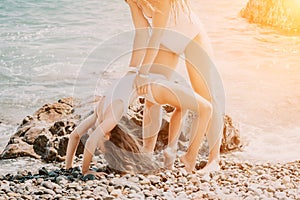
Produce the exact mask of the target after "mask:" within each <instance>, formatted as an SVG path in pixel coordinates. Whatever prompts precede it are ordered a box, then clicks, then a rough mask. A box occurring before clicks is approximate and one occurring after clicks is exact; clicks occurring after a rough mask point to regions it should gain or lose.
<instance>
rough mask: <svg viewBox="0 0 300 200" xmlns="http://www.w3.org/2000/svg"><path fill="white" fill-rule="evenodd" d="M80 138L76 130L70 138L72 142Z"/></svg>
mask: <svg viewBox="0 0 300 200" xmlns="http://www.w3.org/2000/svg"><path fill="white" fill-rule="evenodd" d="M79 138H80V136H79V134H78V133H77V130H76V129H75V130H74V131H72V133H71V134H70V136H69V139H70V140H75V139H79Z"/></svg>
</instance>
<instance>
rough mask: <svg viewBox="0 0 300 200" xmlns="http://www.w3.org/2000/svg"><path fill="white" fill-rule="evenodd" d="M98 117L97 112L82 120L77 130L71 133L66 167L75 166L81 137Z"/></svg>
mask: <svg viewBox="0 0 300 200" xmlns="http://www.w3.org/2000/svg"><path fill="white" fill-rule="evenodd" d="M96 119H97V118H96V114H92V115H91V116H89V117H88V118H86V119H85V120H84V121H82V122H81V123H80V124H79V126H78V127H76V128H75V130H74V131H73V132H72V133H71V134H70V137H69V142H68V147H67V153H66V169H69V168H71V167H73V160H74V157H75V152H76V149H77V147H78V144H79V141H80V138H81V137H82V136H83V135H84V134H85V133H86V132H87V131H88V129H89V128H91V127H92V126H93V125H94V124H95V122H96Z"/></svg>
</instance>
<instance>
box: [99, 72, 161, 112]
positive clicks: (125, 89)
mask: <svg viewBox="0 0 300 200" xmlns="http://www.w3.org/2000/svg"><path fill="white" fill-rule="evenodd" d="M135 77H136V73H132V74H126V75H125V76H123V77H122V78H120V79H118V80H116V81H115V82H114V83H113V84H112V86H110V87H109V88H108V90H107V92H106V94H105V95H104V96H105V100H104V104H103V112H105V110H106V109H107V108H108V106H109V105H110V104H111V103H112V102H113V101H116V100H121V101H122V103H123V113H126V112H127V111H128V106H129V105H131V104H132V102H133V101H134V100H135V99H136V98H137V97H138V96H139V95H138V94H137V92H136V90H135V89H133V82H134V80H135ZM149 79H150V82H152V83H153V82H155V81H156V80H159V79H163V80H165V79H166V78H165V77H164V76H163V75H160V74H149ZM145 98H146V99H147V100H149V101H151V102H153V103H155V100H154V98H153V97H152V94H151V90H150V91H149V93H148V94H147V95H146V96H145Z"/></svg>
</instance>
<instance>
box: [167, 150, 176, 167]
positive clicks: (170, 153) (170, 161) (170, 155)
mask: <svg viewBox="0 0 300 200" xmlns="http://www.w3.org/2000/svg"><path fill="white" fill-rule="evenodd" d="M164 158H165V159H164V166H165V168H166V169H170V170H173V166H174V162H175V159H176V151H174V150H173V149H172V148H170V147H167V148H166V149H165V150H164Z"/></svg>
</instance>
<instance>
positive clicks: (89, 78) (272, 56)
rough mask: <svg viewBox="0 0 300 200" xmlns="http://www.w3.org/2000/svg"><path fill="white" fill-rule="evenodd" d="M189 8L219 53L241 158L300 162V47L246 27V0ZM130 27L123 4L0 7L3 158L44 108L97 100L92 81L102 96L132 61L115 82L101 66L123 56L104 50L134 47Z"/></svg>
mask: <svg viewBox="0 0 300 200" xmlns="http://www.w3.org/2000/svg"><path fill="white" fill-rule="evenodd" d="M191 2H192V8H193V9H194V10H195V11H196V13H197V14H198V15H199V16H200V19H201V20H202V22H203V24H204V27H205V28H206V30H207V32H208V35H209V37H210V39H211V42H212V45H213V48H214V51H215V56H216V58H215V61H216V63H217V64H218V66H219V69H220V72H221V75H222V78H223V80H224V86H225V92H226V96H227V112H228V114H230V115H231V116H232V117H233V118H234V121H236V122H238V123H239V125H240V127H241V133H242V136H243V137H244V138H245V140H246V141H247V142H248V145H247V147H246V148H245V150H246V152H247V153H245V152H243V153H242V155H241V156H244V157H246V158H251V157H253V158H258V159H269V160H272V159H274V160H278V159H279V160H283V159H285V160H293V159H296V158H300V151H299V148H298V144H299V142H300V136H299V135H300V125H299V124H300V123H299V119H300V106H299V105H300V92H299V91H300V78H299V77H300V61H299V58H300V38H299V37H296V36H295V37H288V36H284V35H280V34H278V33H276V32H274V31H272V30H270V29H268V28H265V27H260V26H257V25H254V24H249V23H248V22H247V21H246V20H244V19H243V18H241V17H240V16H239V14H238V13H239V11H240V10H241V9H242V8H243V7H244V6H245V5H246V3H247V0H242V1H228V0H226V1H211V2H208V1H204V0H199V1H198V0H197V1H196V0H193V1H191ZM216 13H217V14H216ZM130 18H131V17H130V13H129V8H128V6H127V5H126V4H125V3H124V1H123V0H86V1H83V0H77V1H71V0H60V1H55V0H54V1H49V0H44V1H38V0H2V1H0V108H1V111H0V151H1V148H3V146H4V144H5V143H6V142H7V140H8V138H9V136H10V135H11V134H12V133H13V131H14V129H15V128H16V127H17V124H18V123H20V122H21V120H22V119H23V118H24V117H25V116H26V115H30V114H32V113H33V112H34V111H35V110H36V109H37V108H39V107H40V106H42V105H43V104H45V103H49V102H54V101H56V100H57V99H59V98H61V97H66V96H72V95H74V94H75V95H76V96H79V97H86V96H88V95H93V94H94V93H95V91H94V89H95V87H94V84H91V82H93V83H94V82H95V80H96V81H99V80H100V82H101V83H102V86H103V87H101V88H100V91H99V93H101V92H103V91H102V90H105V87H106V86H107V85H108V84H109V82H110V81H111V80H112V79H114V78H116V77H118V76H119V70H120V69H121V68H124V66H126V65H127V64H128V55H127V56H126V55H125V56H120V58H119V60H117V61H115V62H113V63H111V66H110V71H109V73H103V71H105V69H106V68H107V66H106V65H101V64H99V63H98V62H96V60H97V56H98V55H101V56H102V57H107V58H110V56H111V54H112V53H114V51H116V50H119V49H121V46H120V45H119V44H118V42H120V41H116V43H115V44H113V45H110V44H109V42H108V43H107V44H108V45H107V46H103V45H102V44H103V42H104V43H105V42H107V41H110V39H111V38H117V40H118V39H120V38H119V37H115V36H116V35H118V34H121V42H124V41H126V42H127V43H126V44H125V46H126V47H128V48H130V44H131V41H132V38H131V36H132V35H130V34H128V35H127V34H126V33H125V34H123V33H124V31H128V30H132V28H133V25H132V23H131V20H130ZM122 34H123V35H122ZM101 45H102V46H101ZM99 47H100V48H99ZM122 48H123V46H122ZM95 52H96V53H95ZM87 58H88V59H87ZM181 69H182V68H181ZM273 152H276V153H275V154H274V153H273Z"/></svg>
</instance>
